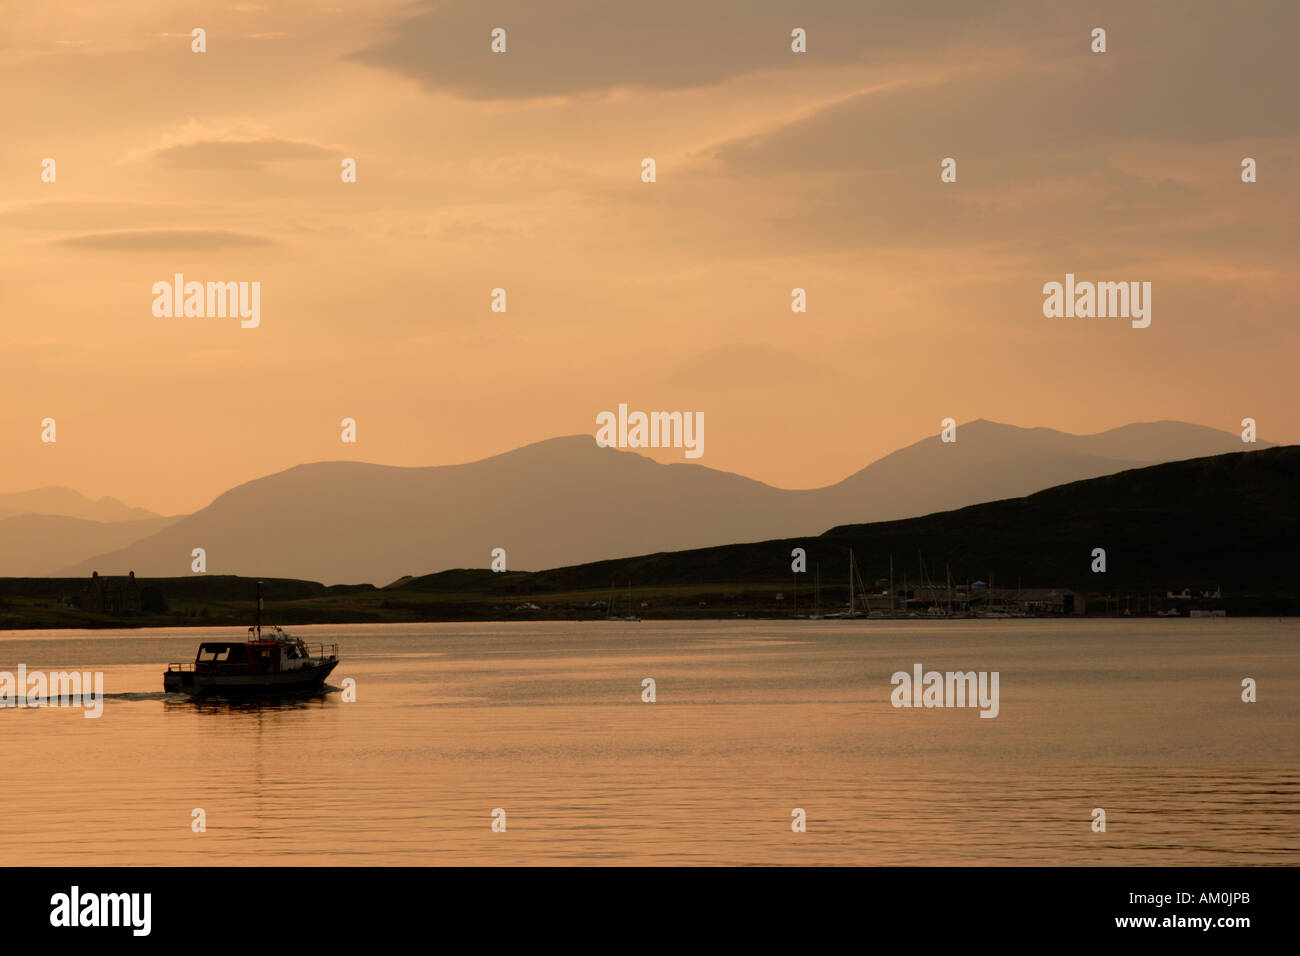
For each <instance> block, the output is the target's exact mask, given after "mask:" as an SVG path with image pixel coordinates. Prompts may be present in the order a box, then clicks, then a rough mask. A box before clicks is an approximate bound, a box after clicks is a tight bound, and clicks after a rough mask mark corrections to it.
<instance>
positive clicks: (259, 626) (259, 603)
mask: <svg viewBox="0 0 1300 956" xmlns="http://www.w3.org/2000/svg"><path fill="white" fill-rule="evenodd" d="M256 622H257V639H258V640H259V641H260V640H261V639H262V582H261V581H258V582H257V616H256Z"/></svg>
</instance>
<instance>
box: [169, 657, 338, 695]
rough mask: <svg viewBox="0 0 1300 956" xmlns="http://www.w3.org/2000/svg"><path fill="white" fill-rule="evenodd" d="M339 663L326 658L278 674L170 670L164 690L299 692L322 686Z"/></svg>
mask: <svg viewBox="0 0 1300 956" xmlns="http://www.w3.org/2000/svg"><path fill="white" fill-rule="evenodd" d="M337 666H338V661H325V662H324V663H322V664H315V665H312V666H311V667H302V668H299V669H298V670H293V671H284V672H281V673H278V674H203V673H196V672H195V671H167V672H166V673H165V674H164V675H163V690H165V691H166V692H167V693H169V694H192V695H195V696H203V695H207V694H214V695H220V696H222V697H238V696H248V697H267V696H273V695H275V694H295V693H302V692H304V691H313V690H320V689H321V688H322V687H323V686H324V685H325V678H326V677H328V676H329V674H330V671H332V670H334V668H335V667H337Z"/></svg>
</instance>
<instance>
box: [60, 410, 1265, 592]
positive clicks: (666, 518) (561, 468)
mask: <svg viewBox="0 0 1300 956" xmlns="http://www.w3.org/2000/svg"><path fill="white" fill-rule="evenodd" d="M1265 447H1270V446H1269V445H1268V444H1267V443H1265V442H1260V443H1258V444H1256V445H1250V446H1243V443H1242V442H1241V439H1240V437H1239V436H1238V435H1236V434H1234V433H1230V432H1222V431H1217V430H1215V429H1212V428H1207V427H1205V426H1201V425H1190V424H1186V423H1181V422H1152V423H1141V424H1133V425H1126V426H1123V427H1121V428H1115V429H1111V430H1110V431H1106V432H1102V433H1099V434H1096V435H1070V434H1067V433H1065V432H1060V431H1056V430H1054V429H1049V428H1019V427H1017V426H1013V425H1004V424H998V423H996V422H989V421H984V420H978V421H973V422H970V423H967V424H965V425H961V426H960V427H959V428H958V430H957V441H956V442H954V443H944V442H941V441H940V439H939V436H938V434H937V433H936V434H935V435H933V436H931V437H928V438H925V439H923V440H921V441H918V442H916V443H914V444H912V445H910V446H908V447H906V448H903V449H900V450H899V451H896V452H894V453H893V454H890V455H888V456H886V457H885V458H882V459H880V460H879V461H877V462H875V463H873V464H871V465H869V466H867V467H866V468H863V469H862V470H860V471H858V472H856V473H854V474H852V475H850V476H849V477H847V478H845V479H844V480H843V481H840V482H838V483H836V484H833V485H830V486H827V487H825V488H817V489H811V490H797V491H796V490H786V489H780V488H774V487H772V486H770V485H766V484H763V483H762V482H758V481H754V480H751V479H748V478H744V477H741V476H739V475H734V474H730V473H728V472H722V471H717V470H714V469H711V468H708V467H706V466H703V465H699V464H689V463H678V464H659V463H657V462H655V461H652V460H651V459H648V458H645V457H642V456H640V455H638V454H635V453H632V452H628V451H620V450H616V449H612V448H601V447H599V446H597V445H596V443H595V441H594V439H593V438H592V436H590V435H575V436H569V437H564V438H554V439H549V440H547V441H542V442H538V443H536V444H533V445H528V446H525V447H523V448H519V449H516V450H514V451H510V452H506V453H505V454H501V455H496V456H493V457H491V458H485V459H483V460H481V461H476V462H472V463H468V464H462V465H441V466H433V467H395V466H388V465H376V464H365V463H358V462H319V463H315V464H305V465H299V466H297V467H294V468H290V469H288V470H286V471H283V472H279V473H277V474H274V475H270V476H267V477H265V478H259V479H257V480H255V481H250V482H247V483H245V484H242V485H239V486H238V487H235V488H232V489H231V490H230V491H227V492H226V493H224V494H222V495H221V496H220V497H218V498H217V499H216V500H215V501H213V502H212V504H210V505H209V506H208V507H206V508H203V509H202V510H200V511H198V512H195V513H194V514H192V515H189V516H187V517H184V518H181V519H180V520H178V521H176V522H175V523H174V524H171V525H169V526H167V527H165V528H163V529H162V530H159V531H158V532H157V533H154V534H150V535H149V536H147V537H144V538H142V539H140V540H137V541H135V542H133V543H131V544H129V545H127V546H124V547H121V548H119V549H117V550H110V551H107V552H106V553H100V554H98V555H97V556H96V557H92V558H89V559H87V560H82V561H79V562H76V563H73V564H70V565H68V566H66V567H64V568H60V569H58V572H57V573H60V574H68V575H81V574H89V573H90V572H91V571H99V572H101V573H106V574H121V573H125V572H126V571H128V570H133V571H135V572H136V574H137V575H141V576H150V577H155V576H157V577H167V576H175V575H183V574H188V573H190V568H191V562H192V560H193V558H192V556H191V555H192V552H193V549H195V548H203V549H204V551H205V553H206V561H207V571H208V572H210V573H221V574H232V573H233V574H241V575H264V576H268V577H286V578H304V579H308V580H314V581H322V582H325V583H327V584H333V583H357V582H366V581H368V582H372V583H379V584H382V583H386V582H390V581H394V580H396V579H398V578H400V577H402V576H404V575H408V574H425V573H428V572H429V571H434V570H441V569H446V568H460V567H465V568H485V567H487V566H488V565H489V563H490V561H491V559H492V551H493V549H494V548H504V549H505V551H506V556H507V566H508V567H509V568H510V569H511V570H538V569H543V568H554V567H563V566H567V565H575V564H582V563H585V562H591V561H600V560H606V559H610V558H617V557H624V556H628V555H636V554H650V553H654V552H660V551H675V550H686V549H691V548H703V547H710V546H714V545H720V544H730V543H738V542H747V541H762V540H769V539H773V538H783V537H790V536H794V535H801V534H810V533H812V534H815V533H819V532H821V531H825V530H827V529H829V528H831V527H834V526H839V525H845V524H854V523H864V522H874V521H887V520H895V519H901V518H909V517H916V516H920V515H925V514H930V513H933V512H936V511H945V510H950V509H954V508H961V507H965V506H967V505H972V504H977V503H980V502H986V501H994V500H999V499H1004V498H1013V497H1019V496H1023V495H1028V494H1032V493H1033V492H1036V491H1040V490H1043V489H1045V488H1049V487H1052V486H1054V485H1060V484H1064V483H1067V482H1072V481H1078V480H1081V479H1085V478H1093V477H1098V476H1102V475H1109V474H1114V473H1115V472H1119V471H1123V470H1125V469H1129V468H1135V467H1141V466H1143V465H1148V464H1152V463H1157V462H1164V461H1176V460H1184V459H1189V458H1197V457H1203V456H1207V455H1218V454H1224V453H1228V452H1240V451H1242V450H1243V448H1245V449H1252V450H1253V449H1258V448H1265ZM87 553H95V552H93V551H89V552H87Z"/></svg>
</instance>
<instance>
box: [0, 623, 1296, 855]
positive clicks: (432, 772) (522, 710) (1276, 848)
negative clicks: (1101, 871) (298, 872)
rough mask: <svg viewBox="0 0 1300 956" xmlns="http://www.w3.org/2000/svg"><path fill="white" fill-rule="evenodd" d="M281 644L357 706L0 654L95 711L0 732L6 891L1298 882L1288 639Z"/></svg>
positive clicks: (133, 662)
mask: <svg viewBox="0 0 1300 956" xmlns="http://www.w3.org/2000/svg"><path fill="white" fill-rule="evenodd" d="M294 631H295V633H298V634H301V635H302V636H303V637H304V638H306V639H307V640H309V641H315V640H327V641H338V642H339V643H340V644H341V645H342V647H341V655H342V664H340V666H339V668H338V669H337V670H336V671H335V672H334V674H333V676H332V677H331V683H332V684H333V685H341V684H342V681H343V679H344V678H347V677H351V678H353V679H355V680H356V682H357V697H358V699H357V701H356V702H355V703H345V702H343V700H342V697H341V694H340V693H338V692H337V690H336V691H334V692H331V693H328V694H325V695H323V696H322V697H320V698H318V699H312V700H308V701H302V702H298V703H297V704H295V705H293V706H281V707H260V708H247V707H245V708H242V709H241V708H231V707H229V706H222V705H196V704H193V703H190V702H188V701H184V700H181V699H175V698H171V697H168V696H166V695H163V694H162V693H161V692H160V691H161V686H162V671H163V668H164V665H165V663H166V662H167V661H172V660H191V659H193V655H194V651H195V648H196V647H197V644H198V642H199V641H201V640H206V639H214V638H224V639H229V638H230V637H235V638H241V637H242V633H241V632H239V631H238V629H233V630H232V629H223V630H220V631H218V630H212V629H177V630H149V631H134V632H121V633H116V634H114V633H108V634H92V633H88V632H69V631H61V632H0V670H9V671H16V669H17V665H18V664H20V663H23V664H26V665H27V667H28V669H29V671H30V670H41V671H48V670H51V669H58V670H62V669H71V668H78V669H93V670H102V671H103V672H104V675H105V677H104V679H105V691H106V694H107V695H108V699H107V700H106V701H105V703H104V713H103V716H102V717H101V718H100V719H98V720H87V719H85V718H84V716H83V714H82V712H81V711H79V710H74V709H37V710H17V709H7V710H0V756H2V758H3V766H4V783H3V786H0V864H5V865H29V864H176V865H195V864H271V863H285V864H332V865H348V864H410V865H416V864H567V863H583V864H621V863H648V864H681V863H685V864H734V863H741V864H799V863H811V864H827V863H842V864H915V863H922V864H933V863H940V864H944V863H946V864H979V863H987V864H1029V863H1048V864H1170V863H1181V864H1199V863H1208V864H1230V863H1233V864H1243V863H1245V864H1280V863H1286V864H1294V863H1296V862H1297V860H1300V856H1298V855H1297V854H1298V853H1300V642H1298V641H1297V634H1298V633H1300V624H1298V623H1297V622H1295V621H1277V620H1272V621H1251V620H1233V619H1222V620H1204V621H1187V620H1183V621H1166V620H1161V621H1140V622H1138V621H1134V622H1115V621H1086V622H1074V621H1070V622H1066V621H1042V622H1036V621H980V622H960V621H954V622H915V623H911V622H909V623H884V622H875V623H869V624H868V623H863V622H849V621H816V622H813V621H803V622H789V623H784V622H744V621H736V622H727V623H713V622H708V623H651V622H644V623H640V624H637V623H605V622H601V623H581V624H565V623H555V624H468V625H467V624H447V625H428V624H425V625H384V626H351V625H347V626H343V625H338V626H321V627H309V628H295V629H294ZM915 663H921V664H922V665H924V667H925V669H926V670H930V669H934V670H940V671H947V670H987V671H994V670H996V671H998V672H1000V675H1001V681H1000V691H1001V713H1000V715H999V716H998V717H997V718H996V719H992V720H990V719H981V718H979V716H978V711H977V710H975V709H895V708H894V707H892V706H891V705H890V703H889V694H890V691H891V690H892V687H891V685H890V683H889V679H890V675H891V674H892V673H893V672H895V671H898V670H906V671H909V672H910V671H911V669H912V665H913V664H915ZM1247 676H1249V677H1253V678H1255V679H1256V681H1257V682H1258V686H1259V692H1258V693H1259V701H1258V702H1257V703H1254V704H1247V703H1243V702H1242V701H1241V697H1240V694H1241V687H1240V685H1241V679H1242V678H1243V677H1247ZM644 677H652V678H654V679H655V681H656V682H657V697H658V700H657V702H655V703H653V704H648V703H643V702H642V701H641V680H642V678H644ZM196 807H201V808H203V809H204V810H205V811H206V815H207V832H205V833H194V832H192V830H191V826H190V824H191V811H192V810H193V809H194V808H196ZM498 807H500V808H503V809H504V810H505V811H506V824H507V829H506V832H504V833H494V832H492V830H491V822H492V811H493V809H494V808H498ZM795 807H801V808H803V809H804V810H805V811H806V812H807V818H808V830H807V832H806V833H792V832H791V828H790V821H791V810H792V809H793V808H795ZM1094 807H1103V808H1105V810H1106V812H1107V815H1108V819H1107V832H1105V833H1093V832H1091V829H1090V823H1091V813H1092V809H1093V808H1094Z"/></svg>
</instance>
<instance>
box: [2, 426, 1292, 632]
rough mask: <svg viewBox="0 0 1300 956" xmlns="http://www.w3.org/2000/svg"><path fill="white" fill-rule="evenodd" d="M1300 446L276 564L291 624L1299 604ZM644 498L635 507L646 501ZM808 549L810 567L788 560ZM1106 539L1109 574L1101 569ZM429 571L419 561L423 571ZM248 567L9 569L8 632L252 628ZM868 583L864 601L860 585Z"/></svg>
mask: <svg viewBox="0 0 1300 956" xmlns="http://www.w3.org/2000/svg"><path fill="white" fill-rule="evenodd" d="M1298 489H1300V446H1294V445H1292V446H1286V447H1282V448H1270V449H1263V450H1260V451H1255V452H1250V453H1244V452H1243V453H1237V454H1229V455H1217V456H1213V457H1208V458H1196V459H1191V460H1189V461H1180V462H1171V463H1168V464H1161V465H1154V466H1151V467H1147V468H1137V469H1133V470H1130V471H1123V472H1120V473H1118V474H1115V475H1109V476H1106V477H1102V478H1092V479H1088V480H1085V481H1076V482H1072V483H1070V484H1065V485H1059V486H1057V487H1054V488H1049V489H1047V490H1046V491H1041V492H1038V493H1037V494H1033V495H1029V496H1027V497H1023V498H1012V499H1007V500H1004V501H994V502H989V503H987V504H979V505H972V506H970V507H967V508H961V509H959V510H956V511H946V512H940V513H937V514H931V515H926V516H924V517H919V518H910V519H907V520H902V521H887V522H879V523H875V524H860V525H844V526H841V527H835V528H832V529H830V530H829V531H825V532H823V533H816V532H814V533H810V534H809V535H808V536H807V537H801V538H786V539H780V540H772V541H762V542H756V543H748V544H731V545H725V546H720V547H712V548H700V549H695V550H690V551H677V552H663V553H658V554H649V555H641V556H638V557H630V558H622V559H618V560H612V561H599V562H595V563H591V564H582V565H575V566H572V567H564V568H555V569H552V570H548V571H537V572H525V571H509V572H502V573H494V572H492V571H490V570H486V569H460V570H450V571H441V572H438V573H434V574H426V575H423V576H418V577H416V576H412V577H405V578H402V579H400V580H398V581H396V582H393V583H391V584H388V585H387V586H384V587H375V586H374V585H371V584H358V585H335V586H325V585H323V584H319V583H316V582H313V581H298V580H288V579H273V578H268V579H263V580H264V581H265V587H264V592H265V596H266V603H267V611H266V616H265V617H264V620H265V619H269V620H271V621H274V622H276V623H280V624H285V625H291V624H320V623H382V622H417V621H517V620H603V619H605V618H606V617H608V616H617V617H628V616H636V617H640V618H643V619H646V620H655V619H685V618H698V619H711V618H734V617H737V616H741V617H752V618H773V619H778V618H790V617H792V616H800V617H805V616H807V615H808V613H809V612H810V611H811V610H812V608H813V601H814V585H815V582H816V581H817V580H818V579H820V600H819V603H818V607H819V610H820V612H821V613H823V614H836V613H841V612H843V611H844V610H846V608H847V606H848V600H849V580H850V565H849V554H850V550H852V553H853V556H854V561H855V565H856V569H857V574H856V576H855V580H860V582H861V583H860V584H855V588H856V589H857V590H858V600H857V601H856V602H855V606H856V607H857V608H858V609H859V611H861V612H862V613H865V612H866V609H868V608H869V609H870V610H871V611H872V612H876V613H888V612H889V609H890V605H891V594H890V591H891V588H890V583H889V582H890V572H891V558H892V571H893V588H892V591H893V595H892V604H893V612H894V613H895V614H904V613H911V614H918V615H921V616H935V615H947V614H950V613H952V614H964V613H970V614H974V615H979V614H981V613H999V614H1000V613H1001V612H1003V611H1005V612H1007V613H1010V614H1012V615H1013V616H1018V615H1020V614H1022V613H1023V614H1030V615H1034V616H1041V615H1047V616H1050V615H1053V614H1084V615H1087V616H1102V615H1104V616H1111V615H1120V614H1127V615H1156V614H1162V615H1172V614H1175V613H1176V614H1177V615H1178V616H1188V615H1191V614H1198V615H1199V614H1204V615H1217V614H1226V615H1227V616H1230V617H1237V616H1245V615H1294V614H1297V613H1300V584H1298V583H1297V576H1298V572H1300V490H1298ZM628 507H635V504H632V503H630V504H629V506H628ZM796 548H802V549H804V551H805V552H806V555H807V558H806V560H807V570H806V572H804V573H801V574H795V573H793V572H792V570H791V565H792V561H794V558H793V557H792V551H794V549H796ZM1098 548H1101V549H1104V551H1105V564H1106V569H1105V572H1104V573H1099V572H1097V571H1094V570H1093V566H1094V564H1095V563H1096V557H1095V555H1094V551H1095V549H1098ZM413 570H417V569H413ZM254 580H255V579H253V578H250V577H237V576H233V575H216V574H212V575H193V576H189V577H181V578H176V577H171V578H129V579H125V578H103V579H90V578H85V577H78V578H0V629H11V628H46V627H51V628H66V627H77V628H108V627H158V626H182V625H200V626H204V625H206V626H227V625H228V626H241V627H242V626H245V625H246V624H247V623H248V622H249V621H250V620H251V619H252V614H253V600H252V595H253V593H254V588H253V583H252V582H253V581H254ZM862 591H865V592H866V594H867V598H866V601H865V603H860V602H862V598H861V593H862Z"/></svg>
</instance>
